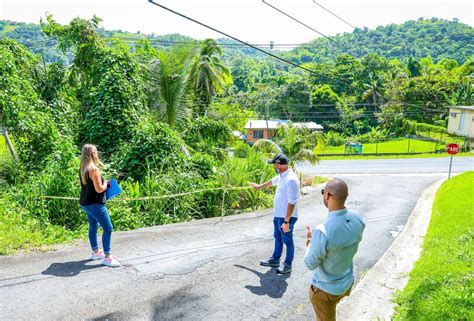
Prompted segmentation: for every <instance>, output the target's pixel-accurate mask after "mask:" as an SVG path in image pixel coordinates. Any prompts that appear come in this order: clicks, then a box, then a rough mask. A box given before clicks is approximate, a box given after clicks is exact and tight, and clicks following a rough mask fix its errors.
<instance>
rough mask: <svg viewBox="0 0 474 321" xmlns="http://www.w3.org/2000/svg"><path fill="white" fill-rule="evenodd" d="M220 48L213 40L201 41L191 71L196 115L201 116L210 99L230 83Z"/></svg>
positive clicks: (230, 78) (229, 75) (230, 77)
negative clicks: (221, 58)
mask: <svg viewBox="0 0 474 321" xmlns="http://www.w3.org/2000/svg"><path fill="white" fill-rule="evenodd" d="M221 54H222V50H221V48H220V47H219V46H218V45H217V43H216V42H215V41H214V40H213V39H206V40H204V41H203V43H202V45H201V48H200V52H199V54H198V56H197V58H196V60H195V62H194V64H193V67H192V70H191V82H192V84H191V86H192V90H193V91H194V93H195V95H196V100H197V107H198V110H197V114H198V115H199V116H202V115H204V114H205V112H206V109H207V108H208V107H209V104H210V103H211V100H212V97H214V96H215V95H216V94H221V93H222V91H223V90H224V87H225V85H227V84H229V83H230V82H231V81H232V76H231V74H230V71H229V69H228V68H227V67H226V66H224V65H223V64H222V62H221V61H220V59H219V56H220V55H221Z"/></svg>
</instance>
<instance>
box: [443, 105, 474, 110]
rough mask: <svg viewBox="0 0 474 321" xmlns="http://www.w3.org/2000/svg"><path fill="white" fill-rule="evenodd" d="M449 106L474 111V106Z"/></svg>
mask: <svg viewBox="0 0 474 321" xmlns="http://www.w3.org/2000/svg"><path fill="white" fill-rule="evenodd" d="M449 108H457V109H463V110H472V111H474V106H450V107H449Z"/></svg>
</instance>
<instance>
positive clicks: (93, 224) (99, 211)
mask: <svg viewBox="0 0 474 321" xmlns="http://www.w3.org/2000/svg"><path fill="white" fill-rule="evenodd" d="M81 208H82V209H83V210H84V212H86V214H87V220H88V221H89V242H90V243H91V247H92V251H96V250H98V249H99V245H98V244H97V229H98V228H99V224H100V226H102V230H103V233H102V246H103V247H104V253H105V254H110V242H111V239H112V229H113V226H112V222H111V221H110V216H109V212H107V208H106V207H105V205H104V204H99V203H97V204H91V205H81Z"/></svg>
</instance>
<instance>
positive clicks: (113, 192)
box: [105, 178, 122, 201]
mask: <svg viewBox="0 0 474 321" xmlns="http://www.w3.org/2000/svg"><path fill="white" fill-rule="evenodd" d="M109 183H110V187H109V188H107V190H106V191H105V197H106V199H107V201H108V200H110V199H112V198H114V197H115V196H117V195H119V194H120V193H122V189H121V188H120V186H119V184H118V183H117V181H116V180H115V179H114V178H112V179H111V180H110V181H109Z"/></svg>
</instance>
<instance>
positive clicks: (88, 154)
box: [80, 144, 102, 185]
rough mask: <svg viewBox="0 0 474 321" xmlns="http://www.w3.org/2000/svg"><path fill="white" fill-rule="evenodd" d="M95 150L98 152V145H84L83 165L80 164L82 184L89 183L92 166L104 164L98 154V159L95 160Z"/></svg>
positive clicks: (82, 153) (82, 152)
mask: <svg viewBox="0 0 474 321" xmlns="http://www.w3.org/2000/svg"><path fill="white" fill-rule="evenodd" d="M94 152H97V147H96V146H95V145H92V144H85V145H84V146H82V151H81V166H80V175H81V180H82V184H84V185H85V184H87V178H88V177H89V170H90V169H91V168H94V167H96V168H98V167H99V166H100V165H102V162H101V161H100V159H99V157H98V156H97V161H95V160H94V156H93V154H94Z"/></svg>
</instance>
